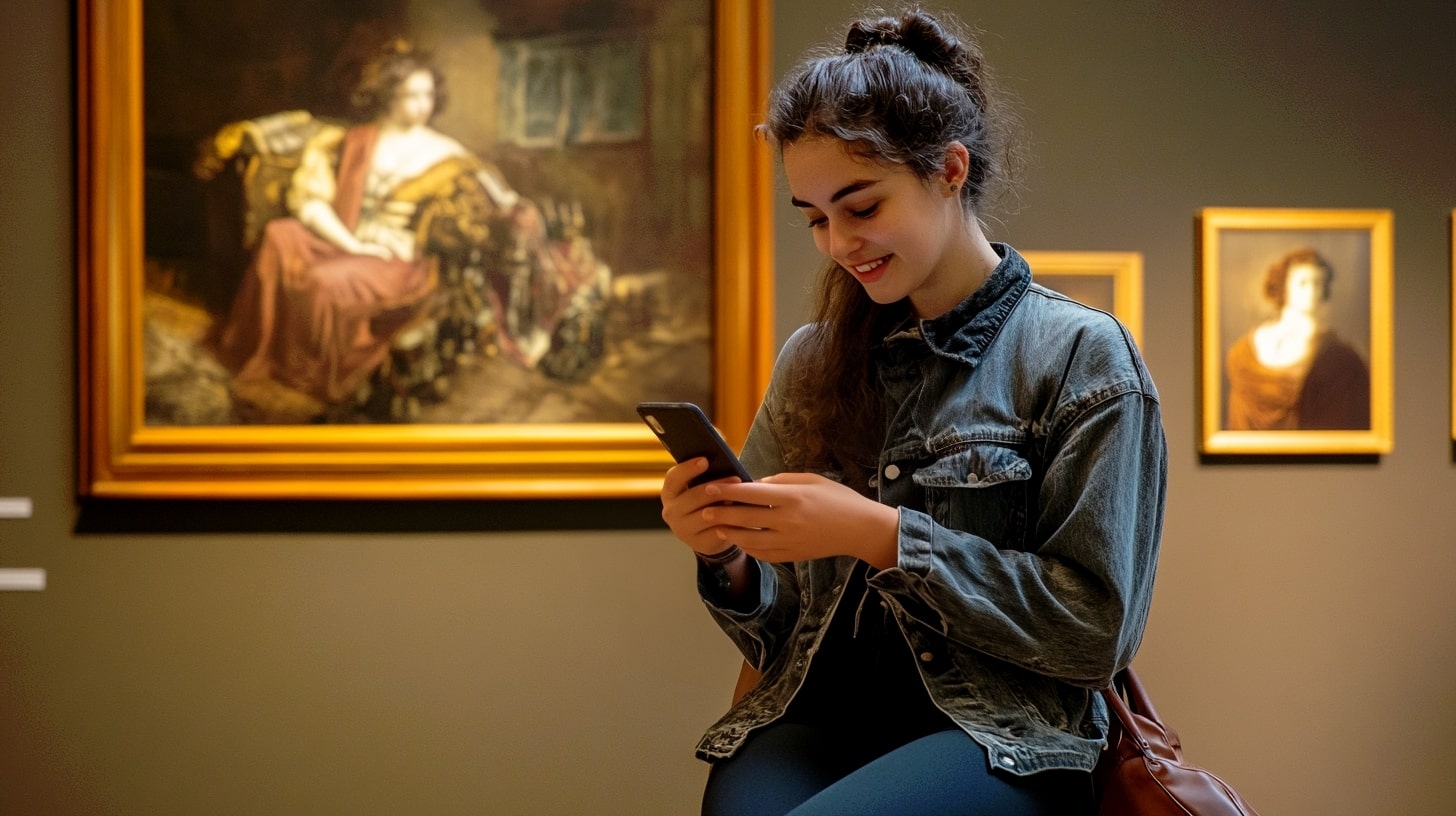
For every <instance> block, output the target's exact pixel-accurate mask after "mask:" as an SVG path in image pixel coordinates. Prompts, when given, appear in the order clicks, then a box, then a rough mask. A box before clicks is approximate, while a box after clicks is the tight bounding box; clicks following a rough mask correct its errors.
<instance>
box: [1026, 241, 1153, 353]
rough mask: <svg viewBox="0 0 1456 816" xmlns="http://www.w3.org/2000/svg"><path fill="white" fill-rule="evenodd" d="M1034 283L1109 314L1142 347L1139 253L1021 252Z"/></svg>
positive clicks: (1141, 260)
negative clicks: (1029, 268) (1119, 322)
mask: <svg viewBox="0 0 1456 816" xmlns="http://www.w3.org/2000/svg"><path fill="white" fill-rule="evenodd" d="M1021 254H1022V257H1024V258H1026V262H1027V264H1028V265H1029V266H1030V267H1031V273H1032V278H1033V280H1035V281H1036V282H1037V283H1039V284H1041V285H1043V286H1045V287H1047V288H1048V289H1052V290H1054V291H1057V292H1061V293H1062V294H1064V295H1066V296H1067V297H1070V298H1072V299H1073V300H1076V301H1078V302H1079V303H1085V304H1086V305H1088V306H1091V307H1093V308H1094V309H1101V310H1102V311H1104V312H1108V313H1110V314H1111V315H1113V316H1114V317H1116V318H1117V319H1118V320H1119V321H1121V322H1122V325H1124V326H1126V327H1127V330H1128V331H1129V332H1130V333H1131V334H1132V338H1133V340H1134V341H1136V342H1137V344H1138V346H1139V347H1142V344H1143V256H1142V253H1141V252H1101V251H1088V252H1062V251H1045V250H1029V251H1026V252H1023V253H1021Z"/></svg>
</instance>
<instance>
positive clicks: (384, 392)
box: [77, 0, 774, 498]
mask: <svg viewBox="0 0 1456 816" xmlns="http://www.w3.org/2000/svg"><path fill="white" fill-rule="evenodd" d="M768 2H769V0H623V2H618V3H599V2H588V1H587V0H550V1H549V2H536V3H517V2H513V0H359V2H351V3H305V4H298V3H292V2H288V0H240V1H239V2H235V3H224V4H204V3H198V2H196V0H83V2H81V3H80V5H79V17H78V19H79V25H78V66H77V77H78V92H77V100H78V103H77V104H78V123H79V159H78V183H79V186H80V189H79V195H78V201H79V208H80V213H79V215H80V218H79V225H80V226H79V230H78V233H79V241H80V246H79V251H78V258H79V267H80V268H79V277H80V287H79V292H80V298H79V309H80V314H79V324H80V342H79V350H80V355H79V356H80V361H79V362H80V378H79V379H80V383H81V386H80V446H79V448H80V459H81V461H80V481H81V484H80V490H81V492H82V493H83V494H84V495H90V496H97V497H116V498H142V497H157V498H188V497H208V498H219V497H222V498H227V497H240V498H243V497H257V498H367V497H392V498H393V497H406V498H416V497H417V498H526V497H541V498H544V497H567V498H574V497H601V498H607V497H618V496H621V497H627V496H645V495H650V494H653V493H655V492H656V491H657V490H658V489H659V487H660V484H661V475H662V473H663V471H664V470H665V469H666V468H667V467H668V466H669V465H670V464H671V462H670V459H669V458H668V457H667V455H666V453H665V452H664V451H663V450H662V448H661V445H659V443H658V442H657V440H656V438H655V437H654V436H653V435H652V433H651V432H650V431H649V430H648V429H647V428H646V427H645V426H644V425H643V424H642V422H641V421H640V419H639V418H638V417H637V415H636V412H635V410H634V408H635V405H636V404H637V403H638V402H642V401H649V400H677V401H688V402H694V403H697V404H699V405H700V406H702V407H703V408H704V409H705V410H706V411H707V412H708V413H709V415H710V416H711V418H712V419H713V421H714V423H715V424H716V425H717V426H718V427H719V429H720V430H721V431H722V432H723V434H724V436H725V437H726V438H727V439H728V440H729V441H730V443H732V444H734V445H737V444H740V443H741V441H742V439H743V437H744V435H745V434H746V433H747V429H748V425H749V423H750V422H751V420H752V417H753V412H754V410H755V408H756V406H757V402H758V399H759V397H760V396H761V393H762V389H763V388H764V386H765V385H766V383H767V379H768V373H769V370H770V368H771V365H772V357H773V351H774V349H773V328H772V314H771V309H772V303H773V293H772V275H771V269H770V258H771V253H772V248H771V234H770V233H771V226H770V223H769V220H768V218H769V215H768V214H769V213H770V212H771V210H772V208H771V207H770V206H769V196H770V194H771V193H770V191H771V182H770V179H771V175H772V171H771V157H770V156H769V155H768V151H767V149H766V148H765V147H764V146H763V145H762V144H760V143H759V142H758V141H757V140H756V139H755V138H754V135H753V126H754V125H755V124H756V123H757V122H758V120H759V117H760V114H761V105H762V103H763V100H764V97H765V96H766V92H767V73H768V61H769V57H768V47H767V43H768V26H769V23H770V14H769V9H768ZM268 21H273V23H269V22H268ZM275 23H276V24H275Z"/></svg>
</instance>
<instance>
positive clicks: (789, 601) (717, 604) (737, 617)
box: [698, 328, 805, 670]
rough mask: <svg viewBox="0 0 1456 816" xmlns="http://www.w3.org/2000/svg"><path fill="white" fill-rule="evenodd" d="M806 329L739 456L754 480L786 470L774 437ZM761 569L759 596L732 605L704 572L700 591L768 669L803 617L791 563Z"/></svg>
mask: <svg viewBox="0 0 1456 816" xmlns="http://www.w3.org/2000/svg"><path fill="white" fill-rule="evenodd" d="M804 332H805V329H803V328H801V329H799V330H798V331H796V332H795V333H794V334H793V336H791V337H790V338H789V340H788V342H786V343H785V344H784V348H783V350H782V351H781V352H780V353H779V357H778V360H777V361H776V362H775V363H774V370H773V375H772V377H771V378H770V380H769V386H768V392H767V393H766V394H765V395H764V398H763V401H762V402H761V403H759V406H758V413H757V414H756V415H755V416H754V418H753V425H752V426H750V428H749V430H748V438H747V440H745V442H744V444H743V450H742V451H741V452H740V455H739V458H740V459H741V460H742V461H743V465H744V467H745V468H747V470H748V473H749V475H751V476H753V478H755V479H761V478H763V477H765V476H772V475H773V474H775V473H781V472H783V470H784V460H783V453H782V450H781V448H780V446H779V441H778V438H777V437H776V436H775V434H774V427H775V422H774V416H775V414H776V412H778V411H779V410H782V407H783V402H782V392H783V383H784V382H785V380H786V378H788V377H789V376H791V374H790V373H789V372H790V371H791V370H792V369H793V367H794V360H795V359H796V357H797V352H798V350H799V349H800V348H801V344H802V341H803V338H804ZM755 565H756V566H757V569H758V576H759V582H758V593H757V596H756V597H742V598H737V599H734V600H733V601H732V602H729V601H727V600H726V599H724V598H722V597H721V595H720V594H719V593H718V591H717V588H716V587H715V586H714V585H713V584H712V582H711V581H709V580H706V579H707V576H706V575H705V574H704V572H703V570H701V569H700V570H699V573H698V576H699V577H698V592H699V594H700V595H701V596H702V598H703V603H704V604H705V605H706V606H707V607H708V612H709V613H710V614H711V615H712V616H713V619H714V620H716V621H717V622H718V625H719V626H721V627H722V628H723V631H724V632H725V633H727V635H728V637H729V638H731V639H732V640H733V642H734V643H735V644H736V645H737V646H738V649H739V651H741V652H742V653H743V656H744V657H745V658H746V659H747V660H748V662H749V664H750V665H752V666H753V667H754V668H756V669H759V670H763V669H764V668H765V667H766V666H767V665H768V664H769V663H771V662H772V661H773V659H774V658H775V657H776V656H777V655H778V653H779V652H780V651H781V650H782V648H783V644H784V642H785V640H786V639H787V637H788V635H789V633H790V632H792V631H793V629H794V626H795V623H796V622H797V620H798V617H799V608H800V605H799V582H798V579H797V577H796V576H795V572H794V567H793V565H792V564H770V563H767V562H763V561H757V560H755Z"/></svg>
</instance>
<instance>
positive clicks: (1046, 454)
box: [661, 10, 1167, 816]
mask: <svg viewBox="0 0 1456 816" xmlns="http://www.w3.org/2000/svg"><path fill="white" fill-rule="evenodd" d="M1004 110H1005V109H1004V108H1003V107H1001V106H1000V105H998V103H997V101H996V96H995V94H994V92H993V88H991V87H990V84H989V81H988V78H987V69H986V66H985V63H984V60H983V56H982V53H981V50H980V48H979V46H978V45H977V44H976V43H975V41H974V40H973V39H972V38H971V37H970V36H969V35H966V34H961V33H959V32H958V31H957V29H956V27H954V25H953V23H951V21H949V20H948V19H946V18H937V17H931V16H930V15H928V14H925V13H924V12H921V11H918V10H911V11H906V12H903V13H901V14H898V15H895V16H883V17H881V16H870V17H867V18H865V19H862V20H859V21H856V22H854V23H852V24H851V25H850V26H849V30H848V32H847V33H846V35H845V38H844V40H843V41H842V44H841V45H839V46H838V47H836V48H834V49H832V50H828V49H826V50H825V51H823V52H816V53H815V54H814V55H812V56H811V57H810V58H809V59H808V60H806V61H805V62H803V63H801V64H800V65H799V66H798V67H797V68H796V69H795V70H794V71H792V72H791V73H790V74H789V75H788V76H787V77H785V78H784V79H783V80H782V81H781V82H780V83H779V85H778V86H777V87H776V88H775V89H774V91H773V93H772V94H771V95H770V97H769V101H768V111H767V117H766V122H765V124H764V126H763V128H762V132H763V134H764V135H765V136H766V137H767V141H768V143H769V144H770V145H771V146H772V147H773V148H775V149H776V150H777V152H778V156H779V159H780V162H781V165H782V168H783V172H784V177H785V179H786V180H787V182H788V188H789V191H790V193H791V196H792V199H791V200H792V203H793V204H794V206H796V207H797V208H798V209H799V212H800V213H801V215H802V218H803V223H804V226H805V227H806V228H807V229H806V232H809V233H810V234H811V235H812V236H813V240H814V243H815V246H816V247H817V248H818V250H819V252H820V253H821V254H822V255H824V256H825V264H824V266H823V267H822V268H821V271H820V273H819V282H818V285H817V287H816V289H815V296H814V318H813V321H812V322H811V323H810V324H809V325H807V326H805V327H803V328H801V329H799V330H798V331H797V332H795V333H794V335H793V336H792V337H790V339H789V340H788V341H787V342H786V344H785V346H784V349H783V350H782V352H781V353H780V355H779V360H778V362H777V364H776V365H775V368H774V372H773V376H772V379H771V380H770V383H769V386H768V391H767V393H766V394H765V396H764V398H763V402H762V404H761V405H760V407H759V410H758V413H757V415H756V417H755V418H754V421H753V425H752V427H751V428H750V430H749V433H748V439H747V441H746V443H745V444H744V448H743V456H742V459H743V463H744V465H745V466H746V467H747V469H748V471H749V472H750V473H751V474H752V475H753V477H754V479H755V481H752V482H740V481H739V480H738V479H736V478H729V479H720V480H716V481H710V482H707V483H705V484H701V485H696V486H694V485H692V481H693V480H694V479H695V478H696V477H698V476H699V475H700V474H702V473H703V472H704V467H705V464H706V462H705V460H703V459H694V460H689V461H686V462H684V463H682V464H679V465H677V466H675V467H673V468H672V469H671V470H669V471H668V473H667V476H666V478H665V479H664V482H663V488H662V493H661V497H662V505H663V511H662V516H663V519H664V521H665V522H666V523H667V524H668V526H669V527H670V528H671V529H672V531H673V533H674V534H675V535H676V536H677V538H679V539H680V540H681V541H682V542H683V543H685V544H686V545H687V546H688V547H690V548H691V549H692V551H693V552H694V553H696V555H697V562H698V569H697V585H698V591H699V594H700V595H701V597H702V599H703V601H704V603H705V604H706V606H707V607H708V609H709V612H710V614H711V615H712V616H713V618H714V620H715V621H717V623H718V624H719V625H720V626H721V627H722V628H723V630H724V631H725V633H726V634H727V635H728V636H729V637H730V638H731V639H732V640H733V642H734V643H735V645H737V647H738V648H739V650H740V651H741V652H742V653H743V655H744V657H745V659H746V660H747V661H748V663H749V664H750V665H751V667H752V668H753V669H755V670H757V671H758V672H760V673H761V674H760V676H759V678H758V679H757V681H756V684H755V685H754V686H753V688H752V689H751V690H749V691H747V692H746V693H745V694H743V695H742V696H741V697H739V699H738V700H737V701H736V702H735V703H734V705H733V706H732V708H731V709H730V710H729V711H728V712H727V713H726V714H725V715H724V716H723V717H722V718H721V719H720V720H719V721H718V722H717V723H716V724H714V725H713V726H712V727H711V728H710V729H709V730H708V732H707V734H705V735H704V737H703V739H702V740H701V741H700V742H699V744H698V755H699V756H700V757H701V758H703V759H705V760H707V761H709V762H711V763H713V768H712V770H711V771H710V772H709V775H708V782H707V786H706V789H705V792H704V797H703V813H704V814H708V815H710V816H718V814H732V815H733V816H746V815H747V814H765V815H767V814H775V815H778V814H792V816H811V814H812V815H813V816H827V815H828V814H847V813H854V814H866V815H868V814H876V815H877V816H878V815H879V814H884V816H929V814H973V813H974V814H986V813H995V814H1001V815H1002V816H1052V815H1053V814H1057V815H1058V816H1060V815H1062V814H1082V813H1090V812H1092V807H1093V790H1092V779H1091V770H1092V768H1093V767H1094V765H1095V764H1096V762H1097V759H1098V757H1099V755H1100V753H1101V748H1102V742H1103V739H1104V738H1105V736H1106V711H1105V709H1103V708H1101V704H1100V702H1099V699H1100V698H1099V697H1098V695H1097V689H1098V688H1100V687H1103V686H1106V685H1107V684H1108V683H1109V682H1110V681H1111V679H1112V677H1113V675H1114V674H1115V673H1116V672H1118V671H1119V670H1120V669H1121V668H1123V667H1124V666H1126V665H1127V664H1128V662H1129V661H1130V660H1131V659H1132V657H1133V654H1134V652H1135V651H1136V650H1137V647H1138V643H1139V641H1140V640H1141V638H1142V634H1143V625H1144V623H1145V621H1146V619H1147V614H1148V609H1149V605H1150V602H1151V598H1152V588H1153V577H1154V573H1155V571H1156V566H1157V556H1158V548H1159V541H1160V536H1161V525H1162V515H1163V506H1164V492H1165V484H1166V468H1167V454H1166V446H1165V442H1164V437H1163V426H1162V420H1161V410H1160V408H1159V401H1158V395H1157V391H1156V389H1155V388H1154V386H1153V383H1152V379H1151V377H1150V376H1149V374H1148V371H1147V369H1146V367H1145V366H1144V365H1143V362H1142V359H1141V357H1140V355H1139V354H1138V351H1137V347H1136V345H1135V344H1134V343H1133V341H1132V338H1131V336H1130V335H1129V333H1128V331H1127V330H1126V329H1125V328H1124V327H1123V326H1121V325H1120V324H1119V323H1118V322H1117V321H1116V320H1115V319H1114V318H1113V317H1111V316H1110V315H1108V314H1105V313H1103V312H1099V311H1096V310H1094V309H1091V308H1088V307H1086V306H1083V305H1081V304H1079V303H1076V302H1075V301H1072V300H1071V299H1069V298H1066V297H1064V296H1061V295H1058V294H1056V293H1055V292H1052V291H1051V290H1049V289H1046V288H1045V287H1042V286H1039V285H1037V284H1036V283H1034V282H1033V281H1032V272H1031V269H1030V267H1029V266H1028V264H1027V262H1026V260H1025V259H1024V258H1023V257H1022V256H1021V255H1020V254H1019V253H1017V251H1016V250H1015V249H1013V248H1012V247H1010V246H1008V245H1006V244H1004V243H992V242H991V241H990V239H989V238H988V237H987V235H986V233H985V231H984V228H983V226H982V221H981V219H982V218H983V217H985V216H986V215H987V214H988V205H989V202H990V200H991V196H992V195H993V191H994V190H995V189H996V188H997V187H998V186H1000V183H1002V182H1004V181H1005V180H1006V177H1007V173H1006V171H1007V169H1008V166H1009V165H1011V164H1012V162H1011V161H1010V160H1009V158H1010V155H1009V154H1014V151H1015V148H1016V146H1018V144H1019V143H1018V142H1015V141H1014V140H1011V139H1009V138H1007V137H1006V136H1005V126H1006V125H1007V124H1008V120H1007V117H1005V116H1003V112H1004ZM750 679H752V678H750Z"/></svg>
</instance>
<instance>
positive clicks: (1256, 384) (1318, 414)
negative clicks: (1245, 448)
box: [1225, 249, 1370, 431]
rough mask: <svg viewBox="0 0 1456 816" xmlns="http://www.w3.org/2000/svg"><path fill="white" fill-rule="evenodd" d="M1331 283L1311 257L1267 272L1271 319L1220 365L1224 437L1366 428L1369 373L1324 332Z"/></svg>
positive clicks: (1317, 258) (1301, 252)
mask: <svg viewBox="0 0 1456 816" xmlns="http://www.w3.org/2000/svg"><path fill="white" fill-rule="evenodd" d="M1333 279H1334V268H1333V267H1331V266H1330V263H1329V261H1327V260H1326V259H1325V258H1324V257H1323V256H1321V255H1320V254H1319V253H1318V252H1315V251H1314V250H1312V249H1296V250H1294V251H1292V252H1289V253H1288V254H1286V255H1284V256H1283V257H1281V258H1280V259H1279V260H1278V261H1277V262H1275V264H1274V265H1273V266H1271V267H1269V271H1268V272H1267V273H1266V274H1265V277H1264V297H1265V298H1266V299H1268V300H1269V302H1270V303H1271V304H1272V305H1273V306H1274V309H1275V312H1276V314H1275V316H1274V317H1273V318H1272V319H1270V320H1267V321H1265V322H1263V323H1261V324H1259V325H1258V326H1256V327H1255V328H1254V329H1253V330H1252V331H1250V332H1248V333H1247V334H1245V335H1244V336H1243V337H1241V338H1239V340H1238V341H1237V342H1236V343H1234V345H1233V348H1231V349H1230V350H1229V353H1228V358H1227V360H1226V364H1225V368H1226V371H1227V372H1228V380H1229V397H1228V427H1229V430H1235V431H1281V430H1360V429H1365V428H1369V427H1370V371H1369V369H1368V368H1367V367H1366V364H1365V360H1364V358H1362V357H1361V356H1360V352H1358V351H1356V350H1355V348H1354V347H1352V346H1351V345H1350V344H1349V343H1346V342H1345V341H1344V340H1342V339H1340V338H1339V337H1338V336H1337V335H1336V334H1335V332H1334V331H1333V330H1332V329H1330V328H1329V327H1328V326H1327V325H1325V320H1324V314H1323V308H1322V307H1323V306H1324V304H1325V303H1326V302H1328V301H1329V297H1330V283H1331V281H1332V280H1333Z"/></svg>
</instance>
